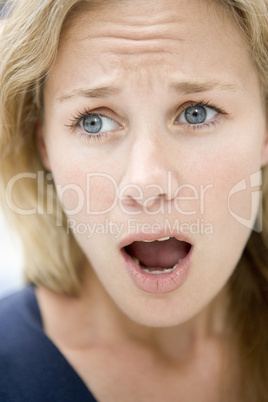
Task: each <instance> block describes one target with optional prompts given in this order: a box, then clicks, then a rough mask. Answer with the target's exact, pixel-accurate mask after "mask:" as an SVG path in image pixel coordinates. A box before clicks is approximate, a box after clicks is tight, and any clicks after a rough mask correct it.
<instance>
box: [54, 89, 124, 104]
mask: <svg viewBox="0 0 268 402" xmlns="http://www.w3.org/2000/svg"><path fill="white" fill-rule="evenodd" d="M119 92H120V89H119V88H115V87H100V88H92V89H74V90H73V91H71V92H69V93H67V94H65V95H62V96H60V97H59V98H57V100H56V101H57V102H64V101H65V100H67V99H70V98H74V97H79V96H80V97H84V98H96V99H97V98H107V97H109V96H112V95H116V94H118V93H119Z"/></svg>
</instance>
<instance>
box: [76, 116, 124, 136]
mask: <svg viewBox="0 0 268 402" xmlns="http://www.w3.org/2000/svg"><path fill="white" fill-rule="evenodd" d="M80 126H81V127H82V128H83V129H84V130H85V131H86V132H87V133H88V134H99V133H104V132H109V131H113V130H117V129H119V128H120V126H119V124H117V123H116V122H115V121H114V120H112V119H110V118H109V117H105V116H102V115H100V114H90V115H88V116H85V117H83V118H82V119H81V121H80Z"/></svg>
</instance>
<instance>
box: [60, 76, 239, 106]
mask: <svg viewBox="0 0 268 402" xmlns="http://www.w3.org/2000/svg"><path fill="white" fill-rule="evenodd" d="M170 89H171V90H173V91H175V92H180V93H182V94H184V95H188V94H193V93H200V92H208V91H211V90H213V89H221V90H237V89H238V86H237V85H235V84H229V83H222V82H217V81H208V82H203V83H202V82H188V81H185V82H173V83H172V84H171V85H170ZM120 92H121V90H120V88H116V87H99V88H91V89H74V90H73V91H71V92H69V93H67V94H64V95H62V96H60V97H59V98H57V100H56V101H57V102H64V101H66V100H68V99H70V98H74V97H84V98H95V99H98V98H108V97H109V96H112V95H117V94H118V93H120Z"/></svg>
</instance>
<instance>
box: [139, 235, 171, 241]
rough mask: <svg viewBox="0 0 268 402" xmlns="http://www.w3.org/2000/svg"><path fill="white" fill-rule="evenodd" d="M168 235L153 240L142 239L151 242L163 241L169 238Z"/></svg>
mask: <svg viewBox="0 0 268 402" xmlns="http://www.w3.org/2000/svg"><path fill="white" fill-rule="evenodd" d="M169 239H170V236H167V237H161V238H160V239H155V240H143V241H144V242H145V243H152V242H153V241H165V240H169Z"/></svg>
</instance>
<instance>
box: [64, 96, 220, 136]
mask: <svg viewBox="0 0 268 402" xmlns="http://www.w3.org/2000/svg"><path fill="white" fill-rule="evenodd" d="M193 106H196V107H207V108H210V109H212V110H215V111H216V112H217V114H219V115H228V114H227V113H226V112H225V111H224V110H223V109H221V108H219V107H217V106H215V105H213V104H211V103H210V102H209V101H201V102H187V103H186V104H185V105H183V106H182V109H181V108H179V110H178V112H179V114H178V115H177V117H176V119H175V121H176V120H177V119H178V118H179V117H180V116H181V115H182V114H183V113H184V112H185V111H186V110H187V109H188V108H190V107H193ZM92 115H98V116H100V117H103V118H108V119H111V120H114V119H113V118H111V117H109V116H107V115H105V114H103V113H101V112H98V111H91V110H88V109H84V111H83V112H77V115H76V116H73V118H72V119H71V124H69V125H67V124H66V127H69V128H71V129H75V128H78V127H79V126H80V124H81V122H82V121H83V119H85V118H86V117H88V116H92ZM217 123H218V121H214V119H213V120H211V121H208V122H204V123H201V124H190V123H179V124H178V125H183V126H184V127H185V126H186V128H187V129H190V130H202V129H205V128H210V127H213V126H215V124H217ZM81 130H82V128H81ZM76 134H77V135H78V136H79V137H80V138H83V139H85V140H87V141H92V140H93V141H101V140H103V139H105V138H106V137H107V136H108V135H109V132H102V133H96V134H90V133H86V132H82V131H81V132H77V133H76Z"/></svg>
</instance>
